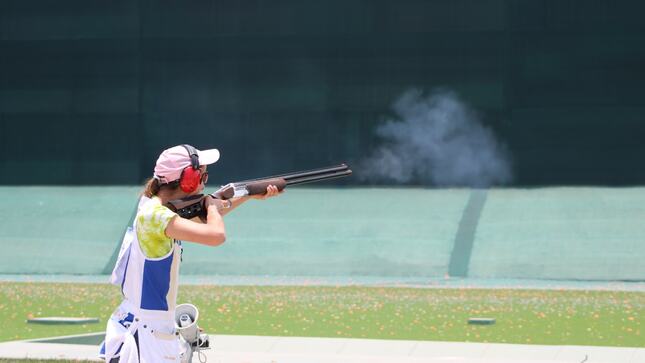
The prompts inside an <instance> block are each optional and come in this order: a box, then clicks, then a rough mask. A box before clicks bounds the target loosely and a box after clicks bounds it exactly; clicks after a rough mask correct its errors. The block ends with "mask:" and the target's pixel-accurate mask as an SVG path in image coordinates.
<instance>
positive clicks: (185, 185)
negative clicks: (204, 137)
mask: <svg viewBox="0 0 645 363" xmlns="http://www.w3.org/2000/svg"><path fill="white" fill-rule="evenodd" d="M182 146H183V147H184V149H186V151H187V152H188V155H189V156H190V166H187V167H186V168H185V169H184V170H183V171H182V172H181V178H179V187H180V188H181V190H183V191H184V192H186V193H192V192H194V191H195V190H197V187H199V184H200V183H201V181H202V175H201V171H200V170H199V154H197V149H195V148H194V147H192V146H190V145H186V144H184V145H182Z"/></svg>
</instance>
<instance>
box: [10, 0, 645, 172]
mask: <svg viewBox="0 0 645 363" xmlns="http://www.w3.org/2000/svg"><path fill="white" fill-rule="evenodd" d="M643 14H645V3H644V2H642V1H616V0H602V1H600V0H575V1H574V0H533V1H530V0H441V1H431V0H423V1H420V0H419V1H416V0H410V1H391V0H390V1H382V0H374V1H367V0H365V1H361V0H342V1H341V0H326V1H313V0H310V1H304V0H284V1H260V0H254V1H253V0H249V1H219V0H218V1H197V0H191V1H153V0H140V1H132V0H111V1H94V0H92V1H88V0H82V1H79V0H74V1H72V0H70V1H53V0H50V1H44V0H42V1H30V0H3V1H1V2H0V39H1V40H0V148H1V150H0V151H1V153H0V165H1V168H0V183H1V184H85V183H88V184H111V183H139V182H140V181H142V180H143V179H144V178H145V177H147V176H149V175H150V173H151V169H152V165H153V163H154V160H155V159H156V156H157V155H158V153H159V152H160V151H161V150H162V149H163V148H165V147H168V146H171V145H174V144H177V143H183V142H188V143H192V144H194V145H195V146H197V147H198V148H205V147H218V148H220V149H221V150H222V154H223V159H222V161H221V162H220V163H219V164H218V165H217V167H216V168H217V169H216V170H217V171H218V172H219V173H221V177H220V178H217V179H216V180H217V181H221V182H226V181H230V180H231V179H236V178H241V177H250V176H258V175H263V174H271V173H275V172H279V171H288V170H297V169H301V168H310V167H315V166H319V165H324V164H328V163H334V162H338V161H343V160H345V161H349V162H352V161H353V162H355V161H357V160H360V159H361V158H362V157H364V156H366V155H367V154H368V153H369V152H370V150H371V148H373V147H374V146H375V145H376V144H377V143H378V141H379V140H378V139H377V138H376V137H375V136H374V135H373V132H372V130H373V128H374V127H375V126H376V125H377V124H378V123H379V122H381V121H383V119H384V117H386V115H387V114H388V112H389V107H390V105H391V103H392V102H393V101H394V100H395V99H396V98H397V97H398V96H399V95H400V94H401V93H402V92H404V91H405V90H407V89H409V88H411V87H421V88H424V89H428V90H430V89H433V88H436V87H446V88H450V89H454V90H455V91H457V92H458V93H459V94H460V95H461V97H462V98H463V99H464V100H465V101H466V102H467V103H469V104H470V105H472V106H473V107H475V108H476V109H477V110H479V111H480V113H481V115H482V119H483V121H484V122H485V124H486V125H488V126H489V127H491V128H493V129H494V130H495V131H496V133H497V134H498V136H499V138H500V139H501V140H503V141H504V143H505V144H506V145H507V146H508V148H509V150H510V152H511V155H512V157H513V169H514V172H515V184H517V185H544V184H610V185H624V184H644V183H645V166H644V164H643V157H644V156H645V142H644V141H643V136H644V135H645V122H644V121H645V120H644V118H645V97H644V96H645V92H644V91H645V90H644V87H645V21H644V20H643Z"/></svg>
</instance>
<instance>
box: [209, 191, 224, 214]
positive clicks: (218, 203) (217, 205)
mask: <svg viewBox="0 0 645 363" xmlns="http://www.w3.org/2000/svg"><path fill="white" fill-rule="evenodd" d="M204 206H205V207H206V210H207V211H209V212H210V211H211V210H214V211H216V212H217V213H218V214H219V213H220V210H222V209H223V205H222V201H221V200H219V199H216V198H213V197H212V196H210V195H206V196H205V197H204ZM211 206H214V207H215V208H210V207H211Z"/></svg>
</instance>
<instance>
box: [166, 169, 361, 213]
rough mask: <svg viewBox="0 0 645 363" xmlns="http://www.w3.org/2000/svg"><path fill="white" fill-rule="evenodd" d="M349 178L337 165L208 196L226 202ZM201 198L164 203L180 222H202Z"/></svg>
mask: <svg viewBox="0 0 645 363" xmlns="http://www.w3.org/2000/svg"><path fill="white" fill-rule="evenodd" d="M351 174H352V171H351V170H350V169H349V167H348V166H347V164H340V165H336V166H331V167H327V168H320V169H312V170H306V171H301V172H296V173H288V174H280V175H274V176H270V177H265V178H257V179H250V180H245V181H241V182H236V183H229V184H226V185H224V186H223V187H221V188H220V189H218V190H217V191H216V192H215V193H213V194H211V196H212V197H213V198H217V199H221V200H227V199H232V198H236V197H242V196H246V195H258V194H264V193H266V190H267V187H268V186H269V185H275V186H276V187H277V188H278V190H279V191H282V190H284V188H286V187H287V186H288V185H298V184H305V183H313V182H318V181H323V180H329V179H335V178H341V177H346V176H349V175H351ZM204 198H205V195H204V194H196V195H191V196H188V197H185V198H181V199H175V200H171V201H169V202H168V203H166V207H168V208H169V209H170V210H172V211H173V212H175V213H177V214H178V215H179V216H180V217H182V218H187V219H192V218H195V217H200V218H201V219H202V221H204V220H206V208H205V207H204Z"/></svg>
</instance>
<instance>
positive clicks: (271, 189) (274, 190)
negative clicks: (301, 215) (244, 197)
mask: <svg viewBox="0 0 645 363" xmlns="http://www.w3.org/2000/svg"><path fill="white" fill-rule="evenodd" d="M282 193H284V190H283V191H282V192H281V191H279V190H278V187H276V186H275V185H269V186H268V187H267V192H266V193H264V194H255V195H251V196H250V197H251V198H253V199H259V200H265V199H267V198H271V197H275V196H277V195H280V194H282Z"/></svg>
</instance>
